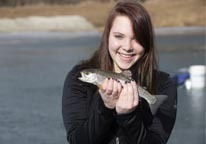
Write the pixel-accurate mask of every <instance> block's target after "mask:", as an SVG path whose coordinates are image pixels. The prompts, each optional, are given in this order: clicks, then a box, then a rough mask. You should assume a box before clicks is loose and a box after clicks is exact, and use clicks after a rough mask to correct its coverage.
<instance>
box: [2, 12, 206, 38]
mask: <svg viewBox="0 0 206 144" xmlns="http://www.w3.org/2000/svg"><path fill="white" fill-rule="evenodd" d="M33 31H34V32H42V31H45V32H52V31H55V32H61V31H63V32H80V31H97V30H96V29H95V27H94V26H93V25H92V24H91V23H90V22H89V21H87V20H86V19H85V18H84V17H82V16H78V15H73V16H50V17H43V16H30V17H24V18H14V19H9V18H3V19H0V32H33ZM155 33H156V34H158V35H168V34H175V35H176V34H196V33H206V27H205V26H191V27H163V28H156V29H155Z"/></svg>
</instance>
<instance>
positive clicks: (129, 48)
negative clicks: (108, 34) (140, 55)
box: [123, 39, 133, 52]
mask: <svg viewBox="0 0 206 144" xmlns="http://www.w3.org/2000/svg"><path fill="white" fill-rule="evenodd" d="M123 49H124V50H125V51H127V52H132V51H133V48H132V41H131V40H129V39H128V40H125V42H124V46H123Z"/></svg>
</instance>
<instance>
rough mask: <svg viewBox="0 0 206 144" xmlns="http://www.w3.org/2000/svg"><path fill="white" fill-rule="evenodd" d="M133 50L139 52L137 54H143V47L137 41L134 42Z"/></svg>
mask: <svg viewBox="0 0 206 144" xmlns="http://www.w3.org/2000/svg"><path fill="white" fill-rule="evenodd" d="M134 47H135V50H136V52H137V53H138V54H139V55H141V56H142V55H143V54H144V51H145V50H144V48H143V47H142V46H141V45H140V44H139V43H136V44H135V46H134Z"/></svg>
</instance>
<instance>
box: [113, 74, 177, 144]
mask: <svg viewBox="0 0 206 144" xmlns="http://www.w3.org/2000/svg"><path fill="white" fill-rule="evenodd" d="M160 83H161V85H160V87H159V90H158V94H161V95H167V96H168V98H167V99H166V101H165V102H164V103H163V104H162V105H161V106H160V107H159V109H158V111H157V113H156V114H155V115H154V116H152V114H151V111H150V109H149V105H148V103H147V102H146V101H145V100H142V101H141V103H140V105H139V106H138V107H137V109H136V111H134V112H132V113H130V114H127V115H119V116H117V117H116V118H117V122H118V124H119V126H120V127H121V129H122V131H123V132H124V133H125V134H124V135H125V140H124V141H126V142H127V143H129V144H166V143H167V141H168V139H169V136H170V134H171V131H172V129H173V126H174V123H175V119H176V100H177V88H176V85H175V83H174V82H173V81H172V80H171V79H170V78H169V76H168V77H167V78H166V79H162V80H161V82H160Z"/></svg>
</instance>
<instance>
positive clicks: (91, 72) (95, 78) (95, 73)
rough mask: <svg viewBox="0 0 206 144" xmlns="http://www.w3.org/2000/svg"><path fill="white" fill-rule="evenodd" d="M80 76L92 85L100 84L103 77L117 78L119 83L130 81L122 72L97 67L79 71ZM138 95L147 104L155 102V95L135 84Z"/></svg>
mask: <svg viewBox="0 0 206 144" xmlns="http://www.w3.org/2000/svg"><path fill="white" fill-rule="evenodd" d="M80 73H81V77H79V79H80V80H81V81H84V82H87V83H92V84H94V85H97V86H99V85H101V84H102V83H103V81H104V80H105V78H113V79H116V80H119V81H120V83H125V82H126V81H131V78H130V77H129V76H126V75H125V74H123V73H114V72H110V71H103V70H99V69H85V70H82V71H81V72H80ZM137 89H138V93H139V96H140V97H142V98H144V99H145V100H146V101H147V102H148V103H149V104H154V103H155V102H156V100H157V99H156V97H155V96H153V95H151V94H150V93H149V92H148V91H146V90H145V89H144V88H142V87H141V86H138V85H137Z"/></svg>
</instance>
